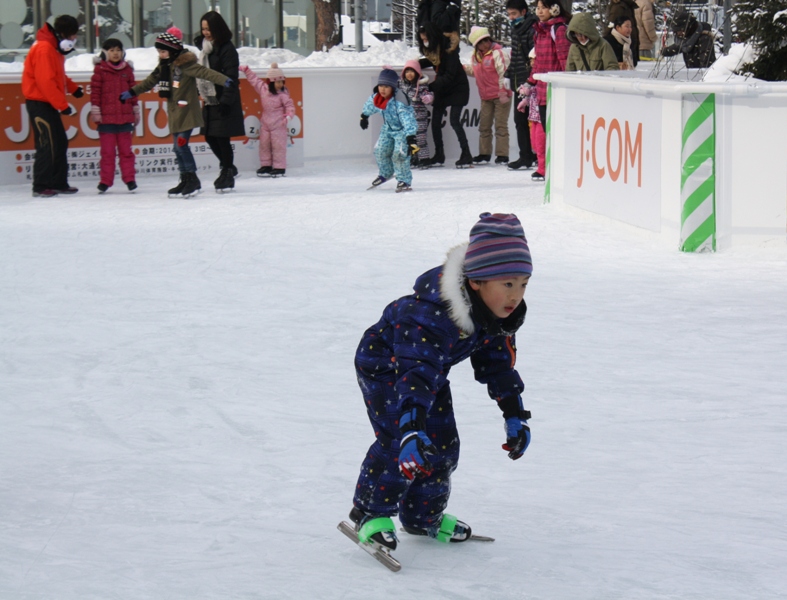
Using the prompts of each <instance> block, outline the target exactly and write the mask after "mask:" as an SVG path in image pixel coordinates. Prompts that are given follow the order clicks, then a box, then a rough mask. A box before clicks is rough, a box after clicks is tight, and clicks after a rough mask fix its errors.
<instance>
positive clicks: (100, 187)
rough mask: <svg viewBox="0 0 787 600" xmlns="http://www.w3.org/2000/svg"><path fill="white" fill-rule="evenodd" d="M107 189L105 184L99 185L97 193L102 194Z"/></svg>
mask: <svg viewBox="0 0 787 600" xmlns="http://www.w3.org/2000/svg"><path fill="white" fill-rule="evenodd" d="M108 189H109V186H108V185H107V184H106V183H99V184H98V193H99V194H103V193H104V192H106V191H107V190H108Z"/></svg>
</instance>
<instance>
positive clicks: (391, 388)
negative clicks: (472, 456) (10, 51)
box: [350, 213, 533, 552]
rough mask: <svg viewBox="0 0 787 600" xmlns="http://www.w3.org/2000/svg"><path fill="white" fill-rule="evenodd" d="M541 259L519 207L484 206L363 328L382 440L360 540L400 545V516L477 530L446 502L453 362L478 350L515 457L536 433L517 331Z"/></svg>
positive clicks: (365, 490) (360, 357) (360, 511)
mask: <svg viewBox="0 0 787 600" xmlns="http://www.w3.org/2000/svg"><path fill="white" fill-rule="evenodd" d="M532 271H533V265H532V261H531V258H530V249H529V247H528V244H527V240H526V238H525V232H524V230H523V228H522V225H521V223H520V222H519V219H517V217H516V215H513V214H490V213H483V214H482V215H481V216H480V220H479V221H478V222H477V223H476V224H475V225H474V226H473V228H472V229H471V230H470V241H469V243H465V244H462V245H460V246H457V247H455V248H454V249H452V250H451V251H450V252H449V253H448V257H447V259H446V261H445V263H444V264H443V265H442V266H439V267H436V268H434V269H431V270H430V271H427V272H426V273H424V274H423V275H421V276H420V277H419V278H418V280H417V281H416V283H415V286H414V292H413V293H412V294H410V295H408V296H404V297H402V298H399V299H398V300H395V301H393V302H392V303H391V304H389V305H388V306H387V307H386V308H385V310H384V311H383V315H382V318H381V319H380V320H379V321H378V322H377V323H375V324H374V325H372V326H371V327H370V328H369V329H367V330H366V332H365V333H364V335H363V338H362V339H361V343H360V344H359V346H358V350H357V352H356V355H355V369H356V375H357V378H358V384H359V385H360V387H361V392H362V394H363V399H364V404H365V405H366V411H367V414H368V417H369V420H370V421H371V424H372V429H373V430H374V435H375V441H374V443H373V444H372V445H371V447H370V448H369V450H368V451H367V453H366V457H365V458H364V461H363V464H362V465H361V473H360V476H359V478H358V483H357V485H356V488H355V495H354V498H353V508H352V511H351V512H350V519H351V520H352V521H353V522H354V523H355V528H356V531H357V533H358V538H359V541H361V542H362V543H372V544H373V545H376V546H379V547H381V548H380V549H382V550H383V551H384V552H388V551H390V550H393V549H395V548H396V545H397V541H398V540H397V537H396V534H395V528H394V524H393V521H392V520H391V517H393V516H395V515H396V514H397V513H398V515H399V519H400V521H401V522H402V525H403V526H404V530H405V531H406V532H407V533H410V534H413V535H423V536H429V537H431V538H434V539H437V540H438V541H444V542H463V541H465V540H467V539H469V538H470V537H471V529H470V526H469V525H467V523H465V522H463V521H459V520H458V519H457V518H456V517H454V516H452V515H449V514H447V513H446V512H445V509H446V506H447V504H448V497H449V494H450V491H451V473H453V471H454V470H455V469H456V466H457V462H458V460H459V435H458V432H457V428H456V421H455V419H454V411H453V405H452V400H451V388H450V385H449V382H448V374H449V371H450V370H451V367H453V366H454V365H455V364H457V363H459V362H461V361H463V360H465V359H467V358H470V361H471V363H472V366H473V369H474V371H475V378H476V380H477V381H478V382H480V383H483V384H486V386H487V390H488V393H489V396H490V397H491V398H492V399H494V400H495V401H496V402H497V405H498V407H499V408H500V410H501V411H502V413H503V419H504V423H505V432H506V442H505V444H503V449H504V450H505V451H506V452H507V453H508V456H509V458H511V459H513V460H517V459H518V458H520V457H521V456H522V455H523V454H524V452H525V450H526V449H527V447H528V445H529V443H530V427H529V426H528V419H529V418H530V413H529V412H528V411H526V410H525V409H524V406H523V403H522V396H521V394H522V391H523V390H524V387H525V386H524V384H523V383H522V379H521V378H520V376H519V373H517V371H516V369H515V368H514V364H515V362H516V345H515V339H514V334H515V332H516V331H517V330H518V329H519V327H520V326H521V325H522V323H523V322H524V319H525V313H526V312H527V306H526V305H525V302H524V294H525V288H526V286H527V283H528V281H529V280H530V275H531V273H532Z"/></svg>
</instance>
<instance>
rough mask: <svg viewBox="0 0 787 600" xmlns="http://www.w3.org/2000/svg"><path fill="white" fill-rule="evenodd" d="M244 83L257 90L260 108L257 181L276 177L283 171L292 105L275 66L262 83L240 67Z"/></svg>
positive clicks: (285, 165)
mask: <svg viewBox="0 0 787 600" xmlns="http://www.w3.org/2000/svg"><path fill="white" fill-rule="evenodd" d="M240 70H241V71H243V73H244V74H245V75H246V79H248V80H249V83H250V84H251V85H252V86H253V87H254V89H255V90H257V93H258V94H259V95H260V103H261V104H262V119H261V121H260V168H259V169H257V175H258V176H259V177H268V176H270V177H278V176H280V175H284V173H285V171H286V169H287V135H288V134H287V123H288V122H289V120H290V119H292V118H293V117H294V116H295V105H294V104H293V103H292V98H290V93H289V92H288V91H287V88H286V87H285V85H284V82H285V79H286V78H285V77H284V73H283V72H282V70H281V69H279V65H278V64H276V63H272V64H271V68H270V69H269V70H268V75H267V77H266V79H260V78H259V77H257V75H256V74H255V73H254V71H252V70H251V69H250V68H249V66H248V65H241V68H240Z"/></svg>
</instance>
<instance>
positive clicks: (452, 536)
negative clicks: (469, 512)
mask: <svg viewBox="0 0 787 600" xmlns="http://www.w3.org/2000/svg"><path fill="white" fill-rule="evenodd" d="M404 530H405V531H406V532H407V533H409V534H412V535H427V536H429V537H430V538H432V539H435V540H437V541H438V542H445V543H448V542H466V541H467V540H469V539H470V537H471V536H472V535H473V531H472V529H470V525H468V524H467V523H464V522H462V521H460V520H459V519H457V518H456V517H455V516H454V515H449V514H448V513H444V514H443V518H442V519H440V524H439V525H434V526H433V527H428V528H426V529H422V528H420V527H408V526H407V525H405V526H404Z"/></svg>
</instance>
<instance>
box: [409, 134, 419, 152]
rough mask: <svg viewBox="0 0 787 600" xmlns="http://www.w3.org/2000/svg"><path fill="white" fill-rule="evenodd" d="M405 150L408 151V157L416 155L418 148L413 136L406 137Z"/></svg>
mask: <svg viewBox="0 0 787 600" xmlns="http://www.w3.org/2000/svg"><path fill="white" fill-rule="evenodd" d="M407 148H408V149H409V150H410V156H413V155H415V154H418V151H419V150H420V148H419V147H418V144H417V143H416V141H415V136H414V135H408V136H407Z"/></svg>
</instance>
